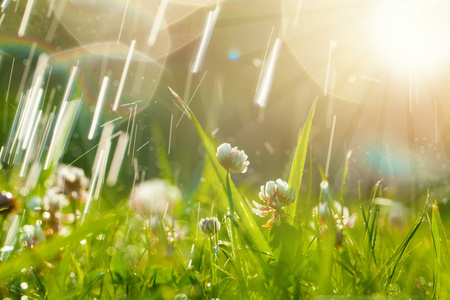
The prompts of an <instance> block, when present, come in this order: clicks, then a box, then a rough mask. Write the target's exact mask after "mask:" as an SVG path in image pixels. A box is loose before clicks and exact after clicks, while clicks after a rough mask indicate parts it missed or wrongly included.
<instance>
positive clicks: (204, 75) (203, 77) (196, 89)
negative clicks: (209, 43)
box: [169, 71, 208, 128]
mask: <svg viewBox="0 0 450 300" xmlns="http://www.w3.org/2000/svg"><path fill="white" fill-rule="evenodd" d="M206 74H208V71H205V74H203V76H202V79H200V82H199V83H198V85H197V87H196V88H195V90H194V93H192V96H191V98H190V99H189V101H188V102H187V103H186V105H187V106H188V107H189V105H191V102H192V100H194V97H195V95H196V94H197V91H198V89H199V88H200V86H201V85H202V83H203V80H204V79H205V77H206ZM189 78H190V79H192V76H190V74H189V75H188V79H189ZM188 81H189V80H188ZM190 85H191V81H190V82H189V88H190ZM169 89H170V91H171V93H172V94H174V93H175V92H174V91H172V89H171V88H170V87H169ZM188 94H189V92H188V93H186V94H185V96H186V97H187V96H188ZM175 95H177V94H176V93H175ZM177 97H179V96H178V95H177ZM184 99H187V98H184ZM181 112H182V113H181V117H180V119H179V120H178V122H177V125H176V126H175V128H178V125H180V123H181V120H183V117H184V115H185V114H186V111H185V110H184V109H181Z"/></svg>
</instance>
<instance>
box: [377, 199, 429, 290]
mask: <svg viewBox="0 0 450 300" xmlns="http://www.w3.org/2000/svg"><path fill="white" fill-rule="evenodd" d="M428 197H429V193H427V199H426V202H425V206H424V208H423V210H422V214H421V216H420V217H419V218H418V219H417V220H416V222H415V223H414V225H413V227H412V228H411V230H410V231H409V232H408V234H407V235H406V237H405V238H404V239H403V241H402V243H401V244H400V246H398V248H397V250H396V251H395V252H394V254H393V255H392V256H391V258H390V259H389V260H388V261H387V263H386V264H385V266H384V267H383V269H382V270H381V271H380V272H379V274H378V276H385V274H387V273H388V272H389V270H392V272H391V274H390V275H389V277H388V278H387V283H386V287H388V286H389V285H390V284H391V281H392V278H393V276H394V274H395V270H396V268H397V266H398V264H399V263H400V261H401V259H402V257H403V253H404V252H405V251H406V249H407V248H408V245H409V243H410V242H411V240H412V238H413V237H414V235H415V234H416V232H417V230H418V229H419V227H420V224H422V221H423V219H424V216H425V210H426V207H427V205H428Z"/></svg>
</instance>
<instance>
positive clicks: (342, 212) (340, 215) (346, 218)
mask: <svg viewBox="0 0 450 300" xmlns="http://www.w3.org/2000/svg"><path fill="white" fill-rule="evenodd" d="M333 204H334V207H335V208H336V212H335V213H333V220H334V222H335V224H339V225H343V226H344V227H346V228H352V227H353V226H355V221H356V219H357V217H358V214H356V213H354V214H352V215H350V211H349V210H348V208H347V207H346V206H344V207H342V205H341V204H340V203H339V202H337V201H334V202H333ZM328 209H329V207H328V203H327V202H322V203H320V204H319V205H318V206H315V207H314V208H313V217H314V218H315V217H316V216H318V217H319V223H320V224H322V225H326V223H327V214H328ZM341 219H342V222H341ZM340 223H342V224H340Z"/></svg>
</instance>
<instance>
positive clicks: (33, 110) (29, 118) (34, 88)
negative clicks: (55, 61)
mask: <svg viewBox="0 0 450 300" xmlns="http://www.w3.org/2000/svg"><path fill="white" fill-rule="evenodd" d="M48 59H49V56H48V55H47V54H44V53H43V54H41V55H39V59H38V61H37V64H36V67H35V70H34V75H33V79H32V81H31V91H30V94H28V96H29V97H27V98H25V99H26V101H27V104H28V103H30V105H28V110H26V115H25V116H24V117H25V118H24V122H25V123H24V124H23V125H24V127H22V129H21V130H22V131H21V132H20V136H19V137H20V140H23V144H22V150H25V149H26V146H27V144H28V139H29V137H30V134H31V130H32V128H33V124H34V120H35V118H36V114H37V112H38V110H39V106H40V103H41V100H42V96H43V90H42V89H41V87H42V84H43V78H44V76H45V70H46V69H47V64H48ZM33 103H34V105H33Z"/></svg>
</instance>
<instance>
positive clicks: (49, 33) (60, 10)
mask: <svg viewBox="0 0 450 300" xmlns="http://www.w3.org/2000/svg"><path fill="white" fill-rule="evenodd" d="M67 1H68V0H61V1H59V2H58V7H57V8H56V13H55V14H54V15H53V19H52V23H51V24H50V27H49V29H48V31H47V35H46V36H45V41H46V42H51V41H52V40H53V38H54V37H55V33H56V29H57V28H58V26H59V22H60V18H59V17H58V16H62V15H63V13H64V10H65V9H66V4H67ZM52 9H53V7H52Z"/></svg>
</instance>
